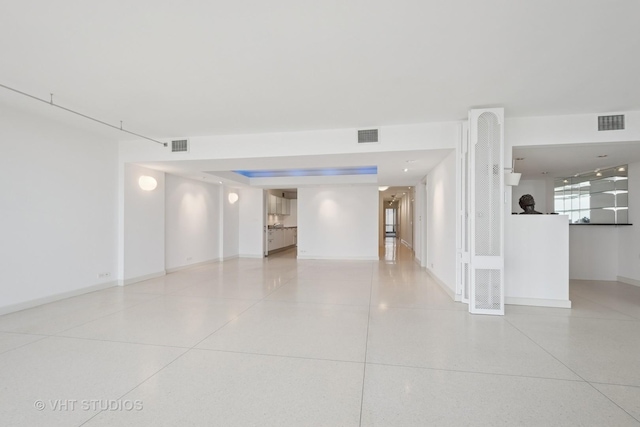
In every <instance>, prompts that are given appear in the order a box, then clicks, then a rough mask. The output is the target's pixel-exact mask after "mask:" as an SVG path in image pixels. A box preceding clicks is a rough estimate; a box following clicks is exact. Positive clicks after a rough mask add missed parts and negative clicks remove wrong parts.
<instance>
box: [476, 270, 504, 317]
mask: <svg viewBox="0 0 640 427" xmlns="http://www.w3.org/2000/svg"><path fill="white" fill-rule="evenodd" d="M500 276H501V275H500V270H476V283H475V286H476V289H475V290H476V295H475V297H476V298H475V301H474V307H475V308H476V309H478V310H500V309H501V308H502V307H501V298H500V292H501V283H500Z"/></svg>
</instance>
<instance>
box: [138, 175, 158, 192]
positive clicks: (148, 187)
mask: <svg viewBox="0 0 640 427" xmlns="http://www.w3.org/2000/svg"><path fill="white" fill-rule="evenodd" d="M138 185H139V186H140V188H142V189H143V190H144V191H153V190H155V189H156V187H157V186H158V181H156V179H155V178H154V177H152V176H147V175H142V176H141V177H140V178H139V179H138Z"/></svg>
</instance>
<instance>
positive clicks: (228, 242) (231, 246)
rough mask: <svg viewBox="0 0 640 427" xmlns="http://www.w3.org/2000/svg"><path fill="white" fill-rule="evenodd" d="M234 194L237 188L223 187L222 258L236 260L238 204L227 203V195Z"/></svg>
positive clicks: (238, 242) (238, 228)
mask: <svg viewBox="0 0 640 427" xmlns="http://www.w3.org/2000/svg"><path fill="white" fill-rule="evenodd" d="M230 193H236V194H238V196H240V190H239V189H237V188H230V187H223V197H222V207H223V208H222V211H223V212H222V218H223V222H222V233H221V234H222V258H223V259H230V258H236V257H237V256H238V255H239V254H240V202H239V199H238V201H237V202H236V203H231V202H229V194H230Z"/></svg>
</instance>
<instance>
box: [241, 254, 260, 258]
mask: <svg viewBox="0 0 640 427" xmlns="http://www.w3.org/2000/svg"><path fill="white" fill-rule="evenodd" d="M238 258H264V255H262V254H240V255H238Z"/></svg>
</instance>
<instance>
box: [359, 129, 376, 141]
mask: <svg viewBox="0 0 640 427" xmlns="http://www.w3.org/2000/svg"><path fill="white" fill-rule="evenodd" d="M368 142H378V129H367V130H359V131H358V144H366V143H368Z"/></svg>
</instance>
